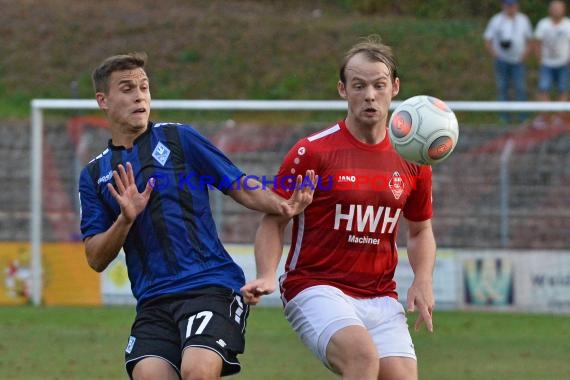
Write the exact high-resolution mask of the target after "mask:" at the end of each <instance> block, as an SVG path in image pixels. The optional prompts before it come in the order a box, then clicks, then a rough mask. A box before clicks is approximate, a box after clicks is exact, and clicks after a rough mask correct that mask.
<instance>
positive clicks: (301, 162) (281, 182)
mask: <svg viewBox="0 0 570 380" xmlns="http://www.w3.org/2000/svg"><path fill="white" fill-rule="evenodd" d="M309 144H310V142H309V141H308V140H307V139H306V138H305V139H301V140H299V141H298V142H297V143H296V144H295V145H294V146H293V147H292V148H291V149H290V150H289V152H288V153H287V154H286V155H285V157H284V158H283V161H282V163H281V167H280V168H279V171H278V172H277V175H276V176H275V177H274V178H273V187H272V190H273V191H274V192H275V193H276V194H277V195H280V196H281V197H283V198H285V199H289V198H290V197H291V195H292V194H293V190H295V180H296V178H297V175H299V174H301V175H303V176H304V175H305V173H306V172H307V170H315V174H317V175H318V174H319V171H318V165H317V162H316V157H317V155H316V154H314V152H313V151H312V149H311V146H310V145H309Z"/></svg>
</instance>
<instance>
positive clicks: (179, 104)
mask: <svg viewBox="0 0 570 380" xmlns="http://www.w3.org/2000/svg"><path fill="white" fill-rule="evenodd" d="M400 103H401V101H394V102H392V104H391V108H392V109H393V108H395V107H397V106H398V105H399V104H400ZM446 103H447V104H448V106H449V107H450V108H451V109H452V110H453V111H455V112H521V111H522V112H569V111H570V102H495V101H446ZM151 106H152V109H153V110H155V109H156V110H181V111H184V110H186V111H188V110H195V111H222V110H223V111H253V112H255V111H258V112H259V111H344V110H346V108H347V104H346V102H345V101H342V100H339V101H336V100H162V99H161V100H152V103H151ZM96 109H98V106H97V103H96V101H95V100H86V99H33V100H32V101H31V123H30V127H31V131H30V132H31V133H30V136H31V141H30V145H31V160H30V162H31V171H30V174H31V187H30V212H31V216H30V249H31V262H30V266H31V268H30V269H31V300H32V303H33V304H34V305H39V304H41V302H42V286H43V285H42V284H43V278H42V276H43V271H42V213H43V209H42V207H43V205H42V201H43V200H42V191H43V189H42V184H43V182H42V180H43V176H44V173H43V162H42V160H43V146H44V113H45V111H47V110H96ZM460 125H461V120H460Z"/></svg>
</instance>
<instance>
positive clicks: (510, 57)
mask: <svg viewBox="0 0 570 380" xmlns="http://www.w3.org/2000/svg"><path fill="white" fill-rule="evenodd" d="M501 3H502V7H503V10H502V11H501V12H500V13H497V14H496V15H494V16H493V17H492V18H491V19H490V20H489V23H488V24H487V27H486V29H485V32H484V35H483V37H484V39H485V47H486V49H487V51H488V52H489V54H490V55H491V57H493V59H494V66H495V81H496V84H497V92H498V100H500V101H506V100H513V99H512V97H511V96H510V95H509V91H510V89H511V88H512V89H513V90H514V100H518V101H524V100H527V89H526V69H525V60H526V58H527V57H528V54H529V52H530V49H531V39H532V25H531V23H530V20H529V18H528V17H527V16H526V15H525V14H523V13H521V12H519V5H518V1H517V0H502V1H501ZM501 118H502V119H503V121H505V122H508V121H510V117H509V116H508V114H503V115H501ZM523 119H524V115H523V114H519V121H522V120H523Z"/></svg>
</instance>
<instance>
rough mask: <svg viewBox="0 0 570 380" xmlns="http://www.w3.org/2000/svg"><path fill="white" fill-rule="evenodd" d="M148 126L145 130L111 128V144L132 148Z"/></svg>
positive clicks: (121, 127) (120, 127)
mask: <svg viewBox="0 0 570 380" xmlns="http://www.w3.org/2000/svg"><path fill="white" fill-rule="evenodd" d="M147 128H148V126H146V127H144V128H132V127H130V128H129V127H127V128H125V127H124V126H115V127H112V128H111V142H112V143H113V145H114V146H122V147H125V148H127V149H128V148H132V147H133V144H134V142H135V140H136V138H137V137H139V136H140V135H142V134H143V133H144V132H145V131H146V130H147Z"/></svg>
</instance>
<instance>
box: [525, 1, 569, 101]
mask: <svg viewBox="0 0 570 380" xmlns="http://www.w3.org/2000/svg"><path fill="white" fill-rule="evenodd" d="M534 36H535V38H536V43H535V48H536V55H537V57H538V58H539V60H540V68H539V71H538V94H537V100H541V101H548V100H550V91H552V89H553V88H556V90H557V91H558V100H560V101H567V100H568V75H569V70H568V61H569V60H570V19H568V17H566V4H565V3H564V2H563V1H560V0H554V1H551V2H550V5H549V7H548V17H545V18H543V19H541V20H540V21H539V22H538V24H537V26H536V30H535V33H534Z"/></svg>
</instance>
